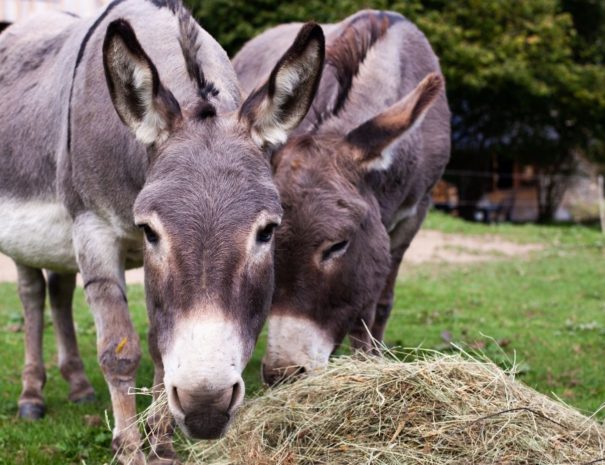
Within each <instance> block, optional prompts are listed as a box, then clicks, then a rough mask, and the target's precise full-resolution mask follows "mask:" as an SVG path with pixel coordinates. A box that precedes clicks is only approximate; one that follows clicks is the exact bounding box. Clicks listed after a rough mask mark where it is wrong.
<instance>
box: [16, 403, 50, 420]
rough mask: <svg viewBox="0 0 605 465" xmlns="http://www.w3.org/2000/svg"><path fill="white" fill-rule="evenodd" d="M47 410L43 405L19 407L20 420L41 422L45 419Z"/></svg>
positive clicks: (22, 405) (23, 405)
mask: <svg viewBox="0 0 605 465" xmlns="http://www.w3.org/2000/svg"><path fill="white" fill-rule="evenodd" d="M45 413H46V409H45V408H44V405H42V404H21V405H19V418H22V419H23V420H41V419H42V418H44V414H45Z"/></svg>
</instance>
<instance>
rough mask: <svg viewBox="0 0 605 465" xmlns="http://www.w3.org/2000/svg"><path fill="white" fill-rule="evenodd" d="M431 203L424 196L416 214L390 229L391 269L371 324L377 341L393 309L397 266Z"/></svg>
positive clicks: (428, 198)
mask: <svg viewBox="0 0 605 465" xmlns="http://www.w3.org/2000/svg"><path fill="white" fill-rule="evenodd" d="M430 203H431V199H430V197H428V196H426V197H424V198H423V199H422V200H421V201H420V203H419V204H418V208H417V210H416V214H415V215H414V216H412V217H410V218H407V219H406V220H405V221H402V222H401V223H399V224H398V225H397V226H396V227H395V229H394V230H393V231H391V233H390V236H391V271H390V272H389V275H388V277H387V279H386V282H385V285H384V288H383V290H382V294H381V296H380V298H379V299H378V304H377V305H376V313H375V317H374V325H373V326H372V337H373V338H374V339H376V340H377V341H380V342H382V341H383V339H384V332H385V330H386V326H387V321H388V319H389V316H390V315H391V310H392V309H393V301H394V297H395V284H396V283H397V275H398V274H399V267H400V266H401V261H402V260H403V256H404V255H405V253H406V251H407V250H408V248H409V247H410V244H411V242H412V240H413V239H414V237H416V234H417V233H418V231H419V230H420V226H422V222H423V221H424V218H425V217H426V213H427V211H428V209H429V206H430Z"/></svg>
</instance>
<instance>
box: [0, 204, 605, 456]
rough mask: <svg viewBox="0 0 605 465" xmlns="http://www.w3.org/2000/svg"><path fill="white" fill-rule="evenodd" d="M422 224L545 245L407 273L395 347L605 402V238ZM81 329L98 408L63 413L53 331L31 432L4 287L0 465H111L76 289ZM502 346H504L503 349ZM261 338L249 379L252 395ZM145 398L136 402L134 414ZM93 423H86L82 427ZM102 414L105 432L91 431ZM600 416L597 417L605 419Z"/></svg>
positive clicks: (12, 309)
mask: <svg viewBox="0 0 605 465" xmlns="http://www.w3.org/2000/svg"><path fill="white" fill-rule="evenodd" d="M426 226H427V227H429V228H431V229H437V230H440V231H444V232H455V233H461V234H482V235H485V234H497V235H499V236H503V237H506V238H508V239H511V240H515V241H519V242H540V243H543V244H544V245H545V249H544V250H543V251H541V252H537V253H535V254H533V255H532V256H531V257H523V258H519V259H515V260H507V261H494V262H489V263H482V264H474V265H465V266H458V265H446V266H443V265H441V266H436V265H431V264H426V265H421V266H415V267H414V268H413V269H410V270H406V271H405V273H404V278H402V279H401V280H400V282H399V283H398V286H397V298H396V304H395V308H394V310H393V315H392V318H391V320H390V324H389V328H388V331H387V337H386V342H387V343H388V344H390V345H397V346H405V347H417V346H422V347H425V348H431V349H440V350H452V349H451V345H450V344H449V342H450V341H453V342H454V343H456V344H459V345H462V346H463V347H465V348H467V349H468V350H478V351H481V352H483V353H485V354H487V355H488V356H489V357H491V358H492V359H494V360H495V361H496V362H497V363H501V364H504V365H506V364H508V363H509V362H508V360H509V359H513V358H516V361H517V363H518V368H519V371H520V375H519V376H520V379H522V380H523V381H524V382H526V383H527V384H529V385H531V386H533V387H535V388H536V389H538V390H539V391H541V392H544V393H547V394H551V393H552V394H554V395H556V396H559V397H561V398H562V399H563V400H565V401H566V402H568V403H569V404H571V405H573V406H575V407H577V408H579V409H582V410H584V411H587V412H592V411H595V410H596V409H597V408H598V407H599V406H600V405H601V403H602V402H604V401H605V370H604V369H603V362H602V360H603V359H604V358H605V287H604V286H603V283H604V282H605V260H604V254H603V248H602V246H603V239H602V237H601V234H600V233H599V232H598V231H596V230H595V229H591V228H585V227H581V226H533V225H532V226H513V225H501V226H485V225H478V224H468V223H463V222H461V221H460V220H456V219H454V218H450V217H446V216H444V215H440V214H435V213H433V214H431V215H430V216H429V218H428V220H427V223H426ZM129 299H130V303H131V309H132V314H133V319H134V321H135V324H136V326H137V328H138V329H139V331H140V334H141V340H142V341H143V344H144V345H145V327H146V313H145V307H144V298H143V290H142V288H141V287H140V286H135V287H131V288H130V289H129ZM75 312H76V320H77V324H78V334H79V342H80V347H81V351H82V354H83V357H84V360H85V365H86V370H87V373H88V375H89V376H90V378H91V381H92V382H93V384H94V386H95V388H96V390H97V396H98V400H97V401H96V402H95V403H93V404H91V405H87V406H74V405H70V404H69V403H68V402H67V400H66V396H67V384H66V383H65V382H64V381H63V379H62V378H61V376H60V374H59V370H58V368H57V363H56V350H55V348H54V340H53V334H52V328H51V327H50V325H49V326H47V329H46V331H45V342H46V344H45V346H46V347H45V356H46V364H47V368H48V381H47V387H46V389H45V394H46V401H47V410H48V413H47V416H46V418H45V419H44V420H42V421H40V422H37V423H24V422H21V421H19V420H18V419H17V418H16V411H17V407H16V401H17V397H18V395H19V391H20V387H21V382H20V370H21V366H22V359H23V346H22V344H23V342H22V338H23V334H22V333H14V332H11V326H12V325H14V324H15V323H18V322H19V321H20V318H21V308H20V304H19V301H18V299H17V296H16V290H15V286H14V285H12V284H1V285H0V357H1V360H2V368H3V369H2V371H1V372H0V464H2V465H3V464H11V465H12V464H19V465H20V464H32V465H33V464H35V465H47V464H48V465H50V464H61V465H65V464H78V465H81V464H82V463H83V461H84V462H85V463H87V464H102V463H104V462H109V461H110V459H111V455H110V453H109V444H110V439H111V434H110V432H109V431H108V429H107V426H105V412H107V416H108V417H109V418H111V414H110V412H111V410H110V407H111V406H110V401H109V395H108V392H107V389H106V387H105V384H104V381H103V378H102V375H101V373H100V370H99V368H98V366H97V364H96V355H95V336H94V326H93V321H92V317H91V315H90V313H89V312H88V309H87V307H86V305H85V303H84V296H83V293H82V291H81V290H80V289H79V290H78V292H77V295H76V310H75ZM497 343H499V344H500V345H502V346H503V347H502V348H500V347H499V346H498V344H497ZM263 349H264V339H263V338H261V342H260V343H259V346H258V347H257V350H256V351H255V354H254V357H253V360H252V361H251V363H250V365H249V366H248V368H247V370H246V373H245V379H246V384H247V386H248V392H249V393H250V392H254V391H257V390H258V388H259V386H260V384H259V366H260V358H261V357H262V352H263ZM152 370H153V367H152V364H151V361H150V359H149V356H145V357H144V359H143V361H142V363H141V369H140V373H139V379H138V384H139V385H140V386H148V385H150V384H151V380H152ZM146 401H147V399H145V398H141V399H140V400H139V402H140V403H141V406H143V405H144V404H145V402H146ZM87 416H89V417H87ZM90 416H98V417H99V418H100V419H101V420H102V422H101V424H100V425H92V426H91V425H89V423H90ZM600 416H601V417H603V416H602V415H600Z"/></svg>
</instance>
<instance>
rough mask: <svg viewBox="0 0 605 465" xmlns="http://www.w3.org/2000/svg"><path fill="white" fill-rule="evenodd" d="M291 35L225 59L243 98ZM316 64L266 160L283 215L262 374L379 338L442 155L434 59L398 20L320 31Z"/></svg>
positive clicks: (379, 18) (440, 95)
mask: <svg viewBox="0 0 605 465" xmlns="http://www.w3.org/2000/svg"><path fill="white" fill-rule="evenodd" d="M300 28H301V25H300V24H289V25H283V26H279V27H276V28H274V29H271V30H269V31H267V32H265V33H264V34H262V35H260V36H259V37H257V38H256V39H254V40H252V41H250V42H248V43H247V44H246V45H245V46H244V48H243V49H242V50H241V51H240V52H239V53H238V55H237V56H236V57H235V59H234V60H233V63H234V66H235V70H236V72H237V73H238V76H239V78H240V82H241V83H242V86H243V87H244V89H245V90H246V91H251V90H252V89H253V88H255V87H256V86H257V85H259V84H260V83H261V82H262V79H263V78H264V77H265V76H266V75H267V73H268V72H269V70H270V66H271V65H272V64H273V63H274V62H275V58H273V57H275V56H278V55H279V53H280V52H281V51H282V50H284V49H285V47H286V44H287V43H288V41H290V40H291V39H292V37H294V35H295V34H296V33H297V32H298V31H299V30H300ZM323 28H324V32H325V33H326V62H325V69H324V72H323V76H322V78H321V83H320V86H319V90H318V92H317V95H316V97H315V99H314V102H313V105H312V109H311V111H310V112H309V114H308V115H307V117H306V118H305V120H304V121H303V123H302V124H301V126H300V127H299V128H298V129H297V130H296V131H295V132H294V134H293V135H292V136H291V137H290V139H289V140H288V143H287V144H286V145H285V146H284V147H283V148H281V149H280V150H279V151H278V152H277V153H276V154H275V155H274V157H273V159H272V164H273V171H274V179H275V182H276V184H277V186H278V189H279V193H280V196H281V200H282V206H283V209H284V218H283V221H282V224H281V226H280V227H279V228H278V230H277V232H276V257H275V260H276V289H275V295H274V298H273V305H272V308H271V314H270V316H269V341H268V348H267V353H266V355H265V358H264V361H263V362H264V363H263V377H264V379H265V381H266V382H268V383H273V382H275V381H276V380H278V379H280V377H282V376H285V375H289V374H292V373H294V372H296V371H305V370H309V369H312V368H314V367H316V366H320V365H323V364H325V363H326V362H327V360H328V358H329V356H330V354H331V353H332V352H333V351H334V349H335V348H336V347H337V346H338V345H339V344H340V343H341V342H342V340H343V339H344V337H345V336H346V335H347V334H349V335H350V336H351V340H352V343H353V345H354V346H356V347H358V348H363V349H369V348H371V342H370V337H369V335H368V334H367V331H366V326H367V328H368V329H369V330H370V331H371V335H372V337H374V338H376V339H377V340H382V338H383V335H384V330H385V325H386V322H387V319H388V317H389V313H390V310H391V306H392V303H393V288H394V284H395V280H396V276H397V270H398V268H399V264H400V262H401V260H402V257H403V255H404V253H405V251H406V249H407V248H408V246H409V245H410V242H411V241H412V239H413V238H414V235H415V234H416V232H417V231H418V229H419V228H420V225H421V223H422V221H423V219H424V217H425V215H426V212H427V209H428V207H429V203H430V198H429V193H430V190H431V188H432V187H433V185H434V184H435V183H436V182H437V180H438V179H439V178H440V176H441V174H442V172H443V169H444V167H445V165H446V163H447V161H448V159H449V156H450V112H449V109H448V105H447V100H446V96H445V89H444V85H443V78H442V77H441V73H440V69H439V63H438V59H437V57H436V56H435V54H434V52H433V51H432V49H431V47H430V45H429V43H428V41H427V40H426V38H425V36H424V35H423V33H422V32H420V31H419V30H418V29H417V28H416V27H415V26H414V25H413V24H412V23H410V22H409V21H408V20H406V19H405V18H404V17H402V16H401V15H399V14H396V13H391V12H381V11H362V12H360V13H357V14H355V15H354V16H351V17H349V18H347V19H345V20H344V21H343V22H341V23H338V24H333V25H326V26H323Z"/></svg>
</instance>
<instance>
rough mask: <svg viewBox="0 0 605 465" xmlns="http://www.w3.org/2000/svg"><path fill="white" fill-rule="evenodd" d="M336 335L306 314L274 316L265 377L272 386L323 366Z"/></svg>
mask: <svg viewBox="0 0 605 465" xmlns="http://www.w3.org/2000/svg"><path fill="white" fill-rule="evenodd" d="M335 346H336V344H335V342H334V338H333V337H332V336H331V335H330V334H329V333H328V332H327V331H326V330H325V329H323V328H321V327H320V326H319V325H317V324H316V323H315V322H313V321H311V320H310V319H308V318H305V317H298V316H290V315H282V314H280V315H271V316H270V317H269V337H268V340H267V352H266V354H265V356H264V357H263V364H262V378H263V381H264V382H265V384H268V385H269V386H272V385H275V384H277V383H280V382H283V381H288V380H290V379H293V378H295V377H296V376H298V375H302V374H304V373H307V372H310V371H312V370H315V369H317V368H321V367H323V366H325V365H326V364H327V363H328V360H329V358H330V355H331V354H332V352H333V351H334V349H335Z"/></svg>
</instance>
